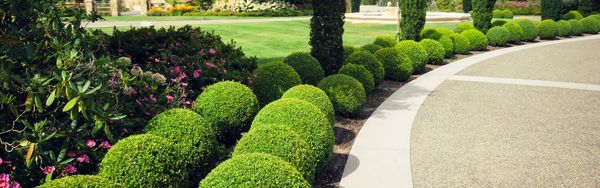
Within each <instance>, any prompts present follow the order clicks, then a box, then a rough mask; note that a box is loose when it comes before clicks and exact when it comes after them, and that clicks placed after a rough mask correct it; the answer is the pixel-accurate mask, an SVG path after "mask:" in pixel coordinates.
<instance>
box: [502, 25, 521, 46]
mask: <svg viewBox="0 0 600 188" xmlns="http://www.w3.org/2000/svg"><path fill="white" fill-rule="evenodd" d="M503 27H505V28H506V29H508V32H509V33H510V38H509V39H508V42H510V43H518V42H520V41H521V40H522V38H523V29H521V26H520V25H519V23H517V22H510V23H507V24H504V26H503Z"/></svg>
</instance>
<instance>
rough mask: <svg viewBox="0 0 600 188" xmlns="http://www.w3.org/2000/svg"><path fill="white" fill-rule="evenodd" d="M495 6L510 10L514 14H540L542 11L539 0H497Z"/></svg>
mask: <svg viewBox="0 0 600 188" xmlns="http://www.w3.org/2000/svg"><path fill="white" fill-rule="evenodd" d="M495 8H496V9H506V10H510V11H511V12H512V13H513V14H515V15H540V14H541V13H542V9H541V6H540V2H539V1H537V2H534V1H498V2H496V6H495Z"/></svg>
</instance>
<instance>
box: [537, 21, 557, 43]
mask: <svg viewBox="0 0 600 188" xmlns="http://www.w3.org/2000/svg"><path fill="white" fill-rule="evenodd" d="M537 27H538V29H539V33H538V35H539V36H540V38H541V39H552V38H554V37H556V35H558V24H556V22H554V21H553V20H543V21H541V22H539V23H538V24H537Z"/></svg>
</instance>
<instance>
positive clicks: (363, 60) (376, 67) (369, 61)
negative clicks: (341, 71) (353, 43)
mask: <svg viewBox="0 0 600 188" xmlns="http://www.w3.org/2000/svg"><path fill="white" fill-rule="evenodd" d="M346 64H357V65H362V66H365V68H367V70H369V72H371V74H373V79H374V80H373V81H375V86H377V85H379V84H380V83H381V82H382V81H383V77H384V76H385V70H384V68H383V65H382V64H381V62H380V61H379V59H377V57H375V56H374V55H373V54H370V53H368V52H365V51H358V52H354V53H353V54H352V55H350V57H349V58H348V59H346Z"/></svg>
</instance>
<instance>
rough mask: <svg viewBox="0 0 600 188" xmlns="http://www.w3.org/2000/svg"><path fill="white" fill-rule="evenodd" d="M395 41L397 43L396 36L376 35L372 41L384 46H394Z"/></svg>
mask: <svg viewBox="0 0 600 188" xmlns="http://www.w3.org/2000/svg"><path fill="white" fill-rule="evenodd" d="M396 43H398V40H396V37H394V36H378V37H377V38H375V41H373V44H376V45H379V46H381V47H384V48H389V47H394V45H396Z"/></svg>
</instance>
